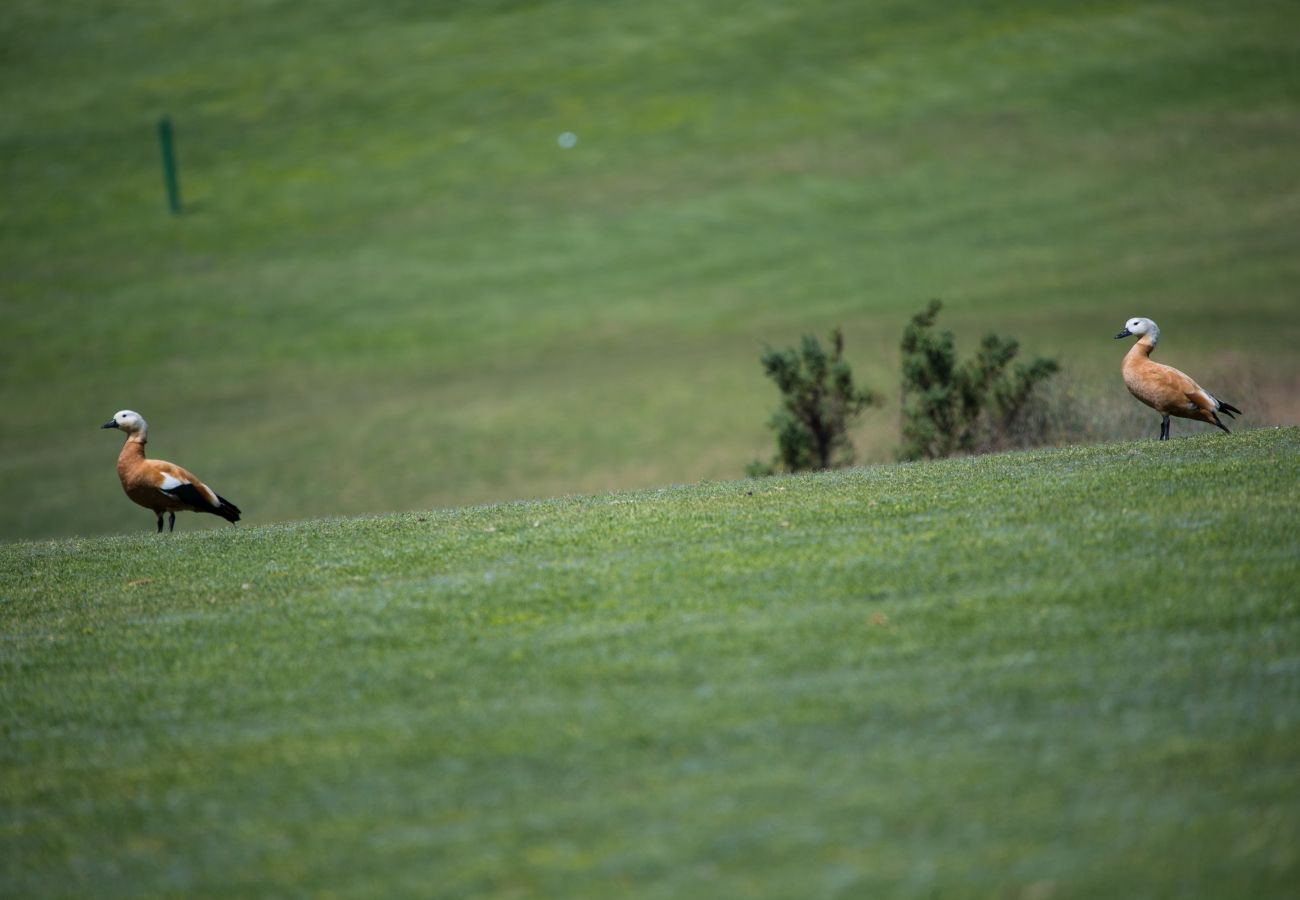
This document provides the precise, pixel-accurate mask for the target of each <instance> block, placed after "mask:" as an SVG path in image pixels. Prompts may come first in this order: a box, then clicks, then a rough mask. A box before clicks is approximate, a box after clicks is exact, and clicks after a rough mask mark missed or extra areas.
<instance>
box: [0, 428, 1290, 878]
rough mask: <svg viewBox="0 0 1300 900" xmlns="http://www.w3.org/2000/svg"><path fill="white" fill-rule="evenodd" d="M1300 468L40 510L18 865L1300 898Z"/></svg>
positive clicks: (1249, 458) (16, 667)
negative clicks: (396, 511) (115, 530)
mask: <svg viewBox="0 0 1300 900" xmlns="http://www.w3.org/2000/svg"><path fill="white" fill-rule="evenodd" d="M1298 479H1300V429H1295V428H1291V429H1280V430H1259V431H1253V432H1249V433H1245V434H1234V435H1232V436H1227V435H1205V436H1199V437H1194V438H1186V439H1179V440H1173V441H1170V442H1168V443H1161V442H1156V441H1142V442H1132V443H1117V444H1108V445H1103V446H1098V447H1092V448H1075V449H1066V450H1053V451H1036V452H1031V453H1022V454H1008V455H1002V456H989V457H982V458H974V459H964V460H953V461H946V462H939V463H926V464H911V465H892V466H879V467H871V468H864V469H855V470H846V471H842V472H838V473H834V474H819V475H812V476H805V477H781V478H773V479H764V480H752V481H732V482H724V483H706V484H701V485H698V486H694V487H679V488H672V489H666V490H652V491H641V492H620V493H613V494H601V495H594V496H586V497H574V498H570V499H565V500H554V501H546V502H518V503H509V504H503V505H488V506H477V507H469V508H462V509H453V510H441V511H427V512H420V513H411V514H404V515H392V516H383V517H376V518H358V519H326V520H318V521H309V522H300V523H296V524H286V525H271V526H260V527H252V528H242V527H241V528H225V529H223V530H221V531H219V532H213V531H207V532H202V533H177V534H175V535H172V536H163V537H156V536H153V535H147V536H146V535H141V536H138V537H130V538H94V539H77V540H63V541H55V542H46V543H10V544H6V545H3V546H0V596H3V598H4V601H3V603H0V633H3V635H4V641H3V645H0V709H2V710H3V715H2V716H0V723H2V727H3V740H2V741H0V860H3V865H2V866H0V894H3V895H4V896H14V897H19V896H21V897H91V896H93V897H140V896H176V897H218V896H224V897H249V896H319V897H377V896H383V897H395V896H420V897H468V896H475V897H501V898H505V897H531V896H545V897H564V898H577V897H592V898H605V897H615V896H618V897H660V898H682V897H700V898H712V897H739V896H745V897H864V896H871V897H934V896H941V897H1011V898H1072V897H1181V898H1200V897H1203V898H1223V897H1250V898H1254V900H1262V898H1285V897H1292V896H1294V890H1295V886H1296V884H1297V883H1298V881H1300V770H1298V769H1297V758H1298V755H1300V610H1298V609H1297V602H1298V599H1297V598H1298V597H1300V592H1298V591H1297V587H1298V586H1300V523H1298V521H1297V514H1296V513H1297V511H1296V498H1297V491H1296V488H1297V484H1298V483H1300V482H1298ZM186 524H188V523H186Z"/></svg>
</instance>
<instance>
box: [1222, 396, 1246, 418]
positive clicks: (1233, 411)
mask: <svg viewBox="0 0 1300 900" xmlns="http://www.w3.org/2000/svg"><path fill="white" fill-rule="evenodd" d="M1219 412H1221V413H1224V414H1225V415H1227V416H1228V418H1230V419H1232V418H1236V417H1237V416H1239V415H1241V410H1239V409H1237V407H1235V406H1233V405H1232V404H1231V403H1224V402H1223V401H1222V400H1220V401H1219Z"/></svg>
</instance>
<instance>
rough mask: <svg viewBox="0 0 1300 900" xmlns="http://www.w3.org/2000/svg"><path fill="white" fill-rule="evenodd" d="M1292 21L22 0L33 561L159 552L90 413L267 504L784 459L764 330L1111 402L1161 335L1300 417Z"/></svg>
mask: <svg viewBox="0 0 1300 900" xmlns="http://www.w3.org/2000/svg"><path fill="white" fill-rule="evenodd" d="M1297 25H1300V16H1298V15H1297V13H1296V11H1295V8H1294V5H1293V4H1287V3H1271V2H1244V3H1237V4H1232V5H1231V6H1225V5H1223V4H1221V3H1210V2H1182V0H1180V2H1176V3H1175V2H1169V3H1138V2H1077V3H1075V2H1072V3H1054V4H1042V3H1028V2H1023V0H1021V2H996V0H995V2H986V3H980V4H978V5H966V6H959V7H956V8H954V6H953V5H952V4H947V3H940V2H937V0H934V2H929V3H926V2H914V0H906V2H902V0H895V2H870V3H862V2H852V0H797V2H796V0H788V2H780V0H771V2H764V3H761V4H749V3H735V2H714V3H692V2H683V0H666V2H662V3H655V4H643V3H631V2H608V0H600V2H581V0H550V2H536V3H511V2H474V3H442V4H417V3H409V2H367V3H360V2H342V0H333V2H318V3H312V4H289V3H282V2H264V0H258V2H252V0H242V2H241V0H231V2H223V3H220V4H211V3H198V2H195V0H184V2H174V3H169V4H166V5H165V6H159V5H156V4H147V5H146V4H130V3H124V4H107V3H100V2H92V0H68V2H63V3H57V4H54V3H48V2H45V0H11V2H7V3H5V4H4V8H3V10H0V47H3V51H4V52H3V54H0V74H2V75H3V77H0V103H3V108H4V110H5V115H4V117H3V119H2V121H0V163H2V164H3V166H4V173H5V202H4V204H3V205H0V273H2V274H0V404H2V405H3V408H4V410H5V421H6V427H4V428H3V429H0V509H3V510H4V512H3V515H2V516H0V539H8V540H13V539H19V538H34V537H57V536H69V535H74V534H81V535H88V534H96V533H123V532H135V531H136V530H147V528H148V527H149V526H150V524H151V523H150V521H149V518H148V514H147V513H143V512H141V511H139V510H136V509H133V508H132V507H131V506H130V504H128V503H127V502H126V501H125V500H123V498H122V497H121V495H120V492H119V490H118V486H117V484H116V480H115V478H114V476H113V459H114V455H115V453H116V451H117V442H116V440H113V439H112V438H111V437H110V436H107V435H104V434H102V433H100V432H97V431H96V430H95V427H96V426H97V425H98V424H99V423H100V422H102V421H104V420H105V419H106V418H107V417H108V416H109V415H110V414H112V413H113V412H114V411H115V410H117V409H120V408H123V407H129V408H133V409H137V410H139V411H140V412H142V413H143V414H144V415H145V416H146V417H147V418H148V419H149V421H150V423H151V425H152V441H151V443H150V449H151V451H152V452H154V453H155V454H156V455H159V456H161V457H163V458H170V459H174V460H177V461H180V462H181V463H182V464H184V465H187V466H189V467H191V468H193V469H195V470H196V471H197V472H198V473H199V474H200V475H201V476H202V477H204V478H205V479H207V480H210V481H211V482H213V483H214V484H215V485H216V486H217V487H218V489H220V490H221V491H222V492H223V493H224V494H226V495H227V496H229V497H231V498H232V499H233V500H234V501H235V502H236V503H238V504H239V505H241V506H242V507H243V508H244V509H245V510H246V513H247V520H248V521H249V522H252V523H269V522H274V521H283V520H291V519H298V518H303V517H308V516H321V515H340V514H354V513H365V512H370V513H382V512H393V511H398V510H414V509H427V508H430V507H438V506H451V505H461V504H466V503H478V502H484V501H491V500H512V499H522V498H535V497H545V496H561V495H565V494H569V493H573V492H594V491H602V490H608V489H629V488H637V487H656V486H661V485H665V484H674V483H684V482H694V481H698V480H701V479H724V478H731V477H736V476H738V475H739V474H740V473H741V472H742V471H743V468H744V466H745V464H746V463H747V462H749V461H750V460H751V459H754V458H756V457H766V456H768V455H769V454H770V451H771V447H770V444H771V436H770V435H769V434H768V433H767V431H766V429H765V427H764V423H765V421H766V419H767V415H768V413H769V411H770V408H771V407H772V406H773V405H774V403H775V392H774V391H773V390H772V388H771V385H770V384H768V383H767V382H766V380H765V379H764V378H763V377H762V374H761V372H760V369H759V366H758V355H759V353H760V352H761V349H762V347H763V345H764V343H765V342H770V343H773V344H789V343H793V342H795V341H797V340H798V338H799V336H800V334H802V333H804V332H816V333H820V334H824V333H825V332H826V331H827V330H828V329H829V328H830V327H832V326H833V325H836V324H841V325H843V327H844V329H845V332H846V335H847V337H848V352H849V356H850V358H851V359H852V361H853V362H854V364H855V366H856V368H857V371H858V373H859V375H860V377H861V378H862V380H863V381H865V382H867V383H868V384H871V385H873V386H874V387H876V388H877V389H879V390H882V391H885V392H886V393H890V394H892V393H893V391H894V390H895V388H896V384H897V366H896V360H897V350H896V347H897V342H898V339H899V336H900V335H901V331H902V327H903V324H904V323H905V321H906V319H907V316H908V315H910V314H911V313H912V312H914V311H915V310H917V309H920V308H921V307H922V306H923V305H924V304H925V302H926V301H927V300H928V299H929V298H930V297H933V296H939V297H942V298H944V299H945V301H946V303H947V312H946V313H945V320H946V324H947V325H948V326H950V327H952V328H954V329H955V330H956V331H957V332H958V334H959V336H960V337H961V338H962V339H963V340H964V341H965V342H966V343H965V346H966V347H967V348H970V347H971V346H972V345H973V342H974V340H975V339H976V338H977V337H978V335H979V334H980V333H981V332H982V331H983V330H985V329H992V330H995V331H998V332H999V333H1003V334H1011V335H1015V336H1018V337H1020V338H1021V339H1022V340H1023V343H1024V345H1025V348H1026V350H1027V351H1028V352H1031V353H1042V354H1050V355H1056V356H1058V358H1060V360H1061V362H1062V363H1063V364H1064V366H1065V367H1066V370H1067V371H1068V373H1069V374H1070V377H1071V378H1072V379H1073V380H1074V382H1075V383H1076V384H1077V385H1079V390H1080V392H1081V394H1080V396H1081V397H1082V398H1083V400H1082V401H1081V403H1082V405H1084V406H1086V407H1087V408H1089V409H1092V408H1094V407H1096V408H1099V409H1102V410H1104V411H1105V416H1107V417H1108V416H1110V415H1111V413H1110V410H1111V409H1112V408H1113V407H1121V408H1124V409H1127V408H1128V407H1127V406H1126V405H1127V404H1131V403H1132V401H1131V400H1129V399H1128V397H1127V396H1126V395H1125V394H1124V392H1123V389H1122V387H1121V386H1120V384H1119V381H1118V361H1119V357H1120V355H1121V353H1122V348H1121V347H1120V346H1119V345H1118V344H1116V343H1113V342H1112V341H1111V340H1110V336H1111V335H1112V334H1114V332H1115V331H1116V330H1118V328H1119V326H1120V324H1121V323H1122V322H1123V321H1124V320H1125V319H1126V318H1128V317H1129V316H1132V315H1148V316H1151V317H1153V318H1155V319H1156V320H1157V321H1159V322H1160V324H1161V326H1162V327H1163V329H1164V340H1163V342H1162V346H1161V357H1162V358H1163V359H1164V360H1166V361H1168V362H1171V363H1173V364H1175V365H1179V366H1181V367H1183V368H1186V369H1188V370H1189V371H1191V372H1192V373H1193V374H1194V375H1196V377H1198V378H1200V379H1201V380H1202V381H1205V382H1207V385H1208V386H1209V387H1211V389H1213V390H1215V391H1216V392H1217V393H1221V394H1223V395H1224V396H1225V397H1227V398H1228V399H1229V400H1232V401H1233V402H1235V403H1236V404H1237V405H1238V406H1241V407H1242V408H1243V409H1246V410H1247V413H1248V417H1247V424H1248V425H1254V426H1260V425H1268V424H1274V423H1277V422H1292V423H1294V422H1297V421H1300V410H1297V407H1296V404H1295V402H1294V400H1291V399H1290V397H1292V396H1294V394H1295V391H1296V389H1297V384H1300V363H1297V359H1296V355H1295V352H1294V347H1295V346H1296V344H1297V342H1298V341H1300V312H1298V309H1300V307H1298V305H1297V303H1296V295H1295V285H1296V283H1297V281H1298V280H1300V253H1297V252H1296V238H1295V236H1296V234H1298V233H1300V189H1298V188H1297V179H1296V177H1295V176H1296V162H1295V147H1296V146H1297V143H1300V115H1297V111H1298V109H1300V104H1298V103H1297V99H1298V98H1300V52H1297V51H1298V50H1300V27H1297ZM163 113H169V114H170V115H171V116H172V118H173V120H174V122H175V125H176V132H177V137H178V150H179V157H180V164H181V180H182V192H183V194H184V197H185V201H186V203H187V212H186V214H185V215H184V216H182V217H180V218H172V217H170V216H169V215H168V214H167V212H166V208H165V203H164V199H163V191H162V183H161V175H160V170H159V165H158V149H157V146H156V142H155V134H154V128H155V123H156V121H157V119H158V118H159V116H161V115H162V114H163ZM565 131H572V132H574V133H575V134H576V135H577V136H578V143H577V145H576V146H574V147H573V148H571V149H568V150H565V149H562V148H560V147H559V146H558V145H557V142H556V138H557V135H559V134H560V133H562V132H565ZM897 414H898V410H897V405H896V404H891V405H890V406H887V407H886V408H885V409H884V410H882V411H879V412H876V413H874V414H872V415H871V416H869V417H868V419H867V420H865V421H864V423H863V425H862V427H861V431H860V433H859V435H858V439H859V446H860V447H861V448H862V451H863V458H864V459H866V460H876V461H879V460H887V459H889V458H890V455H891V452H892V449H893V447H894V446H895V444H896V442H897V437H896V435H897ZM1186 428H1187V429H1188V430H1187V431H1184V432H1183V433H1184V434H1186V433H1193V432H1197V431H1198V429H1199V426H1186ZM1155 431H1156V423H1155V422H1153V421H1151V420H1149V419H1147V420H1141V421H1140V424H1139V423H1138V420H1136V419H1135V420H1133V421H1131V422H1126V423H1125V424H1124V425H1123V427H1122V428H1112V429H1111V430H1110V432H1109V433H1106V434H1102V435H1101V436H1109V437H1112V438H1115V437H1128V438H1133V437H1138V436H1147V435H1154V434H1155ZM213 524H217V525H220V523H213ZM189 527H202V526H200V525H197V524H191V525H190V526H189Z"/></svg>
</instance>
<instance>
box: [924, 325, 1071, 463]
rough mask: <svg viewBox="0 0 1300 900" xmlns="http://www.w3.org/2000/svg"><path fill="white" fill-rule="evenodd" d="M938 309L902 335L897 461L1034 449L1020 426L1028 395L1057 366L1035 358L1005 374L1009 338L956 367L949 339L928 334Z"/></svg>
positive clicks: (1011, 352) (1013, 348)
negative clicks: (1020, 447)
mask: <svg viewBox="0 0 1300 900" xmlns="http://www.w3.org/2000/svg"><path fill="white" fill-rule="evenodd" d="M942 308H943V303H942V302H940V301H939V300H931V301H930V305H929V306H928V307H927V308H926V309H925V310H924V311H923V312H919V313H917V314H916V315H914V316H913V317H912V321H911V322H909V323H908V325H907V328H906V329H905V330H904V331H903V343H902V351H903V388H902V417H903V424H902V437H903V446H902V448H901V449H900V451H899V456H900V457H901V458H903V459H920V458H922V457H929V458H932V459H933V458H938V457H942V456H951V455H952V454H954V453H973V452H977V451H980V450H991V449H998V448H1002V447H1009V446H1017V445H1025V444H1029V443H1033V440H1032V437H1031V436H1030V435H1029V434H1028V432H1027V430H1026V429H1025V428H1023V427H1021V426H1022V424H1023V420H1024V419H1025V416H1026V413H1027V411H1028V410H1029V408H1030V403H1031V400H1032V398H1033V394H1034V389H1035V388H1036V387H1037V386H1038V385H1039V384H1040V383H1042V382H1044V381H1046V380H1047V379H1048V378H1050V377H1051V376H1052V375H1054V374H1055V373H1056V372H1057V371H1059V369H1060V367H1059V366H1058V365H1057V363H1056V361H1055V360H1052V359H1045V358H1042V357H1039V358H1037V359H1035V360H1034V361H1033V362H1031V363H1030V364H1029V365H1027V366H1026V365H1023V364H1019V363H1017V364H1016V366H1015V367H1014V368H1013V369H1012V370H1011V371H1007V367H1008V366H1009V365H1010V364H1011V361H1012V360H1013V359H1015V357H1016V355H1017V354H1018V353H1019V352H1020V345H1019V343H1018V342H1017V341H1015V340H1014V339H1010V338H1000V337H998V336H997V335H996V334H988V335H986V336H985V337H984V340H983V341H982V342H981V343H980V349H979V352H978V353H977V354H976V355H975V357H974V359H971V360H968V361H967V362H966V363H964V364H960V365H959V364H958V363H957V352H956V349H955V347H954V344H953V337H952V333H951V332H948V331H945V332H942V333H940V334H935V333H934V331H933V328H934V321H935V319H936V317H937V316H938V315H939V310H940V309H942Z"/></svg>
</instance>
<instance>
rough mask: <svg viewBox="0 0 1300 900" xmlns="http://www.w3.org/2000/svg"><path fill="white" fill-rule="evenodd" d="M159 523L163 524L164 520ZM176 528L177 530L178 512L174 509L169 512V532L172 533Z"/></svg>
mask: <svg viewBox="0 0 1300 900" xmlns="http://www.w3.org/2000/svg"><path fill="white" fill-rule="evenodd" d="M158 524H159V525H162V522H159V523H158ZM175 530H176V512H175V511H174V510H173V511H172V512H169V513H167V532H168V533H169V534H170V533H171V532H173V531H175Z"/></svg>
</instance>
